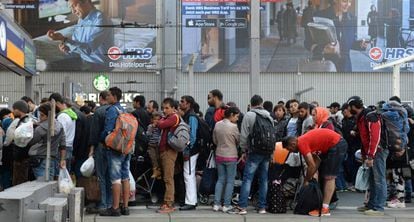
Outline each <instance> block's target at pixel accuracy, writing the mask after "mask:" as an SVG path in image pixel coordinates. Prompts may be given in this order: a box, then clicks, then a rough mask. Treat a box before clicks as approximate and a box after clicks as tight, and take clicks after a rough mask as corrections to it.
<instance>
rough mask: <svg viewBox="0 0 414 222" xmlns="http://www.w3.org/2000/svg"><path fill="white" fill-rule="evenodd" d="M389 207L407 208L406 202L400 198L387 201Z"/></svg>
mask: <svg viewBox="0 0 414 222" xmlns="http://www.w3.org/2000/svg"><path fill="white" fill-rule="evenodd" d="M387 207H389V208H405V202H401V201H399V200H398V199H394V200H391V201H389V202H387Z"/></svg>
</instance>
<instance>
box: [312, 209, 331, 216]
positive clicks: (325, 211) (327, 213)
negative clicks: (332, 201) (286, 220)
mask: <svg viewBox="0 0 414 222" xmlns="http://www.w3.org/2000/svg"><path fill="white" fill-rule="evenodd" d="M309 215H310V216H313V217H319V210H318V209H317V210H312V211H311V212H309ZM321 216H331V212H330V211H329V208H327V207H322V210H321Z"/></svg>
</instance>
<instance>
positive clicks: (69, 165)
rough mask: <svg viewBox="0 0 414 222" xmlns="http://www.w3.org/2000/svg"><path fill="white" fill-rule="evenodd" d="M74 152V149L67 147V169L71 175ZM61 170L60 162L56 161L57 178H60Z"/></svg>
mask: <svg viewBox="0 0 414 222" xmlns="http://www.w3.org/2000/svg"><path fill="white" fill-rule="evenodd" d="M72 152H73V147H66V156H65V157H66V169H67V170H68V172H69V173H71V169H72ZM60 159H61V158H60V152H59V154H58V160H60ZM59 170H60V163H59V161H56V163H55V176H59Z"/></svg>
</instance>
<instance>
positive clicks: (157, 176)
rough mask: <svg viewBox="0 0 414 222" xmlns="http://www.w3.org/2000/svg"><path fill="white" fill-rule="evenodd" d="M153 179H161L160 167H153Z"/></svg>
mask: <svg viewBox="0 0 414 222" xmlns="http://www.w3.org/2000/svg"><path fill="white" fill-rule="evenodd" d="M151 178H152V179H157V180H160V179H161V169H160V168H158V167H154V168H152V175H151Z"/></svg>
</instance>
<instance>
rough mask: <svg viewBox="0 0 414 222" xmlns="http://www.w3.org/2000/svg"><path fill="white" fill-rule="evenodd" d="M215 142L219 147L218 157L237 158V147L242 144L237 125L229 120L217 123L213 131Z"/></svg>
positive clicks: (217, 150)
mask: <svg viewBox="0 0 414 222" xmlns="http://www.w3.org/2000/svg"><path fill="white" fill-rule="evenodd" d="M213 142H214V143H215V144H216V145H217V149H216V156H220V157H225V158H233V157H235V158H237V157H238V156H237V146H238V145H239V142H240V133H239V130H238V129H237V125H236V124H234V123H232V122H230V120H228V119H223V120H221V121H219V122H217V123H216V126H215V127H214V131H213Z"/></svg>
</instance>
